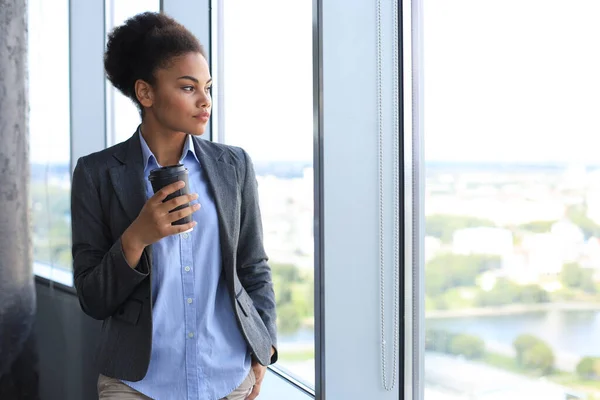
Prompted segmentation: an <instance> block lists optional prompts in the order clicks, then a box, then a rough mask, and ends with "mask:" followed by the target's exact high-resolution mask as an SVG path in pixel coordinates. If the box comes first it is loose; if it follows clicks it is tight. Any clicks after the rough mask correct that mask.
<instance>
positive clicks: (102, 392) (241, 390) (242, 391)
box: [98, 369, 256, 400]
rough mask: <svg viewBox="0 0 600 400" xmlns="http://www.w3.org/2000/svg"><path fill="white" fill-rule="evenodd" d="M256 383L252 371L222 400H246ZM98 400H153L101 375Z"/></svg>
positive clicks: (113, 379) (116, 380) (118, 381)
mask: <svg viewBox="0 0 600 400" xmlns="http://www.w3.org/2000/svg"><path fill="white" fill-rule="evenodd" d="M255 383H256V377H255V376H254V371H253V370H252V369H250V373H249V374H248V376H247V377H246V379H244V382H242V384H241V385H240V386H239V387H238V388H237V389H235V390H234V391H233V392H231V393H229V394H228V395H227V396H225V397H223V398H222V399H221V400H245V399H246V397H247V396H248V395H249V394H250V392H252V388H253V387H254V384H255ZM98 399H99V400H152V399H151V398H150V397H148V396H146V395H144V394H142V393H140V392H138V391H137V390H134V389H132V388H131V387H129V386H127V385H126V384H124V383H123V382H121V381H120V380H118V379H115V378H109V377H108V376H104V375H102V374H100V376H99V377H98Z"/></svg>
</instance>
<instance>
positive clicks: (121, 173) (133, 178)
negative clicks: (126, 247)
mask: <svg viewBox="0 0 600 400" xmlns="http://www.w3.org/2000/svg"><path fill="white" fill-rule="evenodd" d="M138 135H139V134H138V132H137V131H136V132H135V134H134V135H133V136H132V137H131V138H130V139H129V140H128V141H127V142H126V145H125V146H123V147H122V148H121V149H122V150H121V151H119V152H117V153H115V154H114V157H115V158H116V159H117V160H119V161H120V162H121V165H118V166H116V167H113V168H111V169H110V170H109V174H110V180H111V182H112V185H113V189H114V191H115V194H116V196H117V198H118V199H119V203H121V206H122V207H123V209H124V210H125V215H124V218H123V219H124V226H123V229H122V231H125V229H127V227H128V226H129V225H131V223H132V222H133V221H134V220H135V219H136V218H137V217H138V215H139V213H140V211H141V210H142V207H144V204H146V182H145V180H144V179H145V177H144V162H143V160H142V147H141V145H142V144H141V141H140V137H139V136H138ZM144 253H146V262H147V264H148V271H152V246H146V248H145V249H144Z"/></svg>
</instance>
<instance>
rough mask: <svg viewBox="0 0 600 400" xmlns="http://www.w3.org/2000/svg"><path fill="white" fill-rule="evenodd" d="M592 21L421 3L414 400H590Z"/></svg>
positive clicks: (597, 253) (597, 179)
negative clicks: (420, 386) (419, 388)
mask: <svg viewBox="0 0 600 400" xmlns="http://www.w3.org/2000/svg"><path fill="white" fill-rule="evenodd" d="M599 19H600V3H598V2H596V1H589V0H588V1H576V2H564V1H542V0H510V1H502V2H490V1H485V2H482V1H479V0H461V1H447V0H429V1H426V2H424V23H423V27H424V38H425V40H424V44H423V46H424V47H423V49H424V64H423V67H424V90H425V92H424V121H425V124H424V138H425V139H424V140H425V157H426V168H425V171H426V174H425V199H424V201H425V207H424V210H425V215H424V216H423V217H424V218H425V231H426V232H425V266H424V271H425V287H426V292H425V318H426V319H425V321H426V322H425V325H426V326H425V328H426V332H425V399H426V400H437V399H459V398H460V399H463V398H469V399H592V398H594V399H597V398H600V397H599V396H600V345H599V342H598V337H600V196H599V194H600V158H599V156H598V149H599V148H600V120H599V119H598V110H600V96H599V93H600V74H599V73H598V71H600V53H599V52H598V51H597V47H598V38H599V37H600V25H599V24H598V20H599Z"/></svg>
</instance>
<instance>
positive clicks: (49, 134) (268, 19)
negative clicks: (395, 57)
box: [29, 0, 600, 164]
mask: <svg viewBox="0 0 600 400" xmlns="http://www.w3.org/2000/svg"><path fill="white" fill-rule="evenodd" d="M107 4H109V6H110V4H111V2H107ZM158 4H159V2H158V0H119V1H115V2H114V3H113V14H112V15H113V17H114V21H113V22H114V23H116V24H118V23H121V22H122V21H124V20H125V19H126V18H127V17H129V16H130V15H133V14H135V13H137V12H141V11H145V10H157V9H158ZM311 7H312V2H310V1H306V0H287V1H280V0H253V1H241V0H232V1H228V2H225V9H224V16H225V17H224V32H225V37H224V61H225V62H224V79H223V81H222V82H221V83H222V84H223V85H224V102H225V107H224V112H225V141H226V142H227V143H229V144H235V145H239V146H242V147H244V148H246V150H248V152H249V153H250V154H251V155H252V157H253V158H254V159H255V161H285V160H289V161H299V160H300V161H304V160H310V159H311V158H312V146H313V141H312V47H311V46H312V9H311ZM42 15H43V17H42ZM67 15H68V1H67V0H55V1H53V2H47V1H44V0H30V58H29V64H30V74H29V83H30V104H31V109H30V132H31V158H32V161H34V162H35V161H37V162H66V161H67V160H68V157H69V137H68V131H69V115H68V106H69V94H68V90H66V88H68V85H69V80H68V24H67V22H68V18H67ZM109 15H110V14H109ZM599 20H600V1H597V0H570V1H569V2H566V1H564V0H563V1H560V2H559V1H557V0H502V1H499V0H494V1H492V0H424V20H423V29H424V32H423V34H424V35H423V38H424V39H423V43H420V44H419V45H420V46H421V48H422V50H423V64H422V65H421V68H422V69H423V72H424V73H423V76H424V78H423V82H422V84H423V87H424V91H423V94H424V99H423V101H424V108H423V118H424V131H423V134H424V143H425V156H426V159H427V160H429V161H499V162H569V163H592V164H600V157H598V155H597V154H598V150H597V149H599V148H600V113H599V112H598V110H600V51H598V50H597V49H598V38H600V24H598V23H597V21H599ZM107 23H108V25H110V23H111V22H110V21H107ZM50 44H51V46H50ZM374 62H375V61H374ZM373 78H375V77H373ZM215 94H216V92H215ZM115 118H116V127H117V128H116V130H117V132H116V137H117V140H123V139H125V138H127V137H129V136H130V135H131V133H132V132H133V130H134V129H135V126H137V123H138V121H139V117H138V115H137V111H136V110H135V107H134V106H133V105H132V104H131V103H130V102H129V100H127V99H125V98H123V97H122V96H121V95H120V94H115Z"/></svg>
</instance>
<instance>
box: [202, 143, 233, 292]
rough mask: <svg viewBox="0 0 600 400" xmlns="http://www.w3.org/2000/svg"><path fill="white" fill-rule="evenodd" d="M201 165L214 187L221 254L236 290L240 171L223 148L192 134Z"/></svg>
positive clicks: (226, 272) (209, 182) (230, 281)
mask: <svg viewBox="0 0 600 400" xmlns="http://www.w3.org/2000/svg"><path fill="white" fill-rule="evenodd" d="M192 138H193V139H194V146H195V150H196V154H198V159H199V160H200V165H201V166H202V168H203V169H204V172H205V173H206V179H207V181H208V184H209V187H210V189H211V190H212V193H213V196H214V201H215V205H216V208H217V217H218V220H219V240H220V243H221V258H222V259H223V265H224V271H225V276H226V278H229V279H227V282H228V283H229V285H230V286H231V287H230V290H233V272H234V271H233V270H232V268H231V269H230V267H231V266H233V265H234V262H233V261H234V260H232V259H231V255H232V254H233V251H234V246H233V242H234V238H235V237H236V236H237V235H239V232H238V230H239V226H240V221H239V218H240V216H239V212H238V201H239V199H238V187H237V174H236V171H235V168H234V166H232V165H230V164H228V163H226V162H224V161H223V159H222V157H223V150H221V149H219V148H218V147H215V146H210V145H209V144H208V143H205V141H204V140H203V139H200V138H197V137H194V136H193V137H192Z"/></svg>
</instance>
